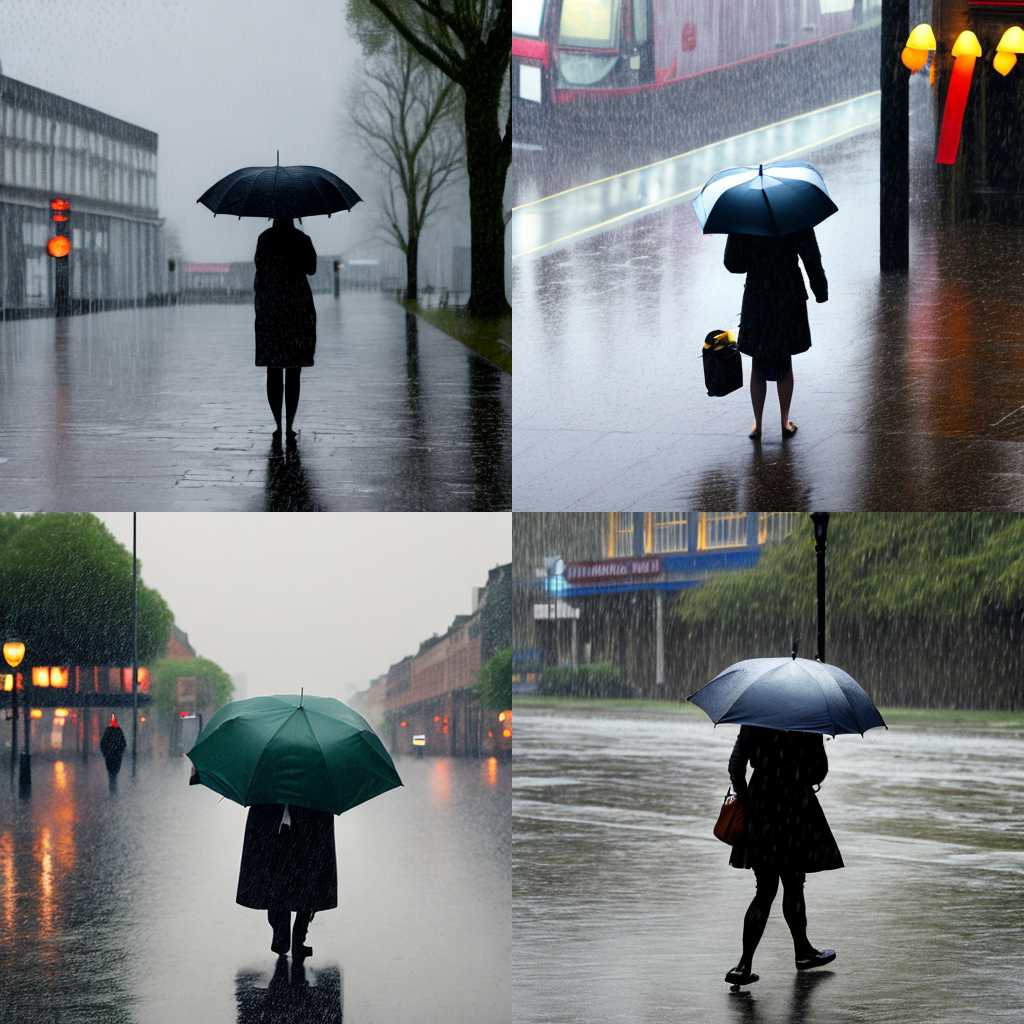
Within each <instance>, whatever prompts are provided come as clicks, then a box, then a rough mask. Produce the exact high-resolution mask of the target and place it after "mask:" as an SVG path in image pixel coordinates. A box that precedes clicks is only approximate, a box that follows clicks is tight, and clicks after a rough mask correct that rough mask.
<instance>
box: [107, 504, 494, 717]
mask: <svg viewBox="0 0 1024 1024" xmlns="http://www.w3.org/2000/svg"><path fill="white" fill-rule="evenodd" d="M100 519H102V520H103V522H104V523H106V525H107V527H108V528H109V529H110V531H111V532H112V533H113V534H114V536H115V537H117V538H118V540H120V541H121V542H122V543H123V544H124V545H125V546H126V547H127V548H128V550H129V551H130V550H131V540H132V536H131V519H132V517H131V513H130V512H110V513H103V514H101V515H100ZM511 558H512V516H511V513H509V512H494V513H490V512H487V513H482V512H467V513H458V512H444V513H440V512H422V513H421V512H366V513H363V512H337V513H287V514H286V513H271V512H266V513H264V512H244V513H231V512H209V513H200V512H188V513H185V512H177V513H170V512H169V513H159V512H141V513H139V560H140V561H141V563H142V578H143V580H144V581H145V582H146V583H147V584H148V585H149V586H151V587H155V588H156V589H157V590H159V591H160V593H161V594H162V595H163V597H164V599H165V600H166V601H167V603H168V604H169V605H170V607H171V610H172V611H173V612H174V615H175V618H176V620H177V622H178V625H179V626H180V627H181V628H182V629H184V630H185V632H186V633H188V635H189V640H190V641H191V642H192V645H193V647H195V648H196V650H197V651H198V652H199V654H201V655H203V656H204V657H208V658H212V659H213V660H214V661H216V662H217V663H218V664H219V665H221V667H222V668H224V669H225V670H227V671H228V672H229V673H232V674H235V673H243V674H244V676H245V678H246V689H247V695H248V696H254V695H257V694H261V693H281V692H287V691H294V690H295V689H296V688H297V687H298V686H299V685H304V686H305V687H306V688H307V689H309V690H315V691H316V692H317V693H322V694H329V695H332V696H338V697H345V696H348V695H349V694H351V693H353V692H355V691H356V690H360V689H363V688H364V687H365V686H366V684H367V683H368V682H369V680H370V679H371V678H373V677H374V676H376V675H379V674H380V673H381V672H384V671H386V670H387V667H388V666H389V665H390V664H391V663H392V662H395V661H398V660H399V659H400V658H402V657H403V656H404V655H406V654H412V653H415V651H416V648H417V647H418V646H419V642H420V641H421V640H423V639H425V638H427V637H429V636H431V635H432V634H433V633H441V632H443V631H444V630H445V629H446V628H447V627H448V625H449V624H450V622H451V620H452V618H454V616H455V615H456V614H458V613H460V612H468V611H469V610H470V608H471V605H472V588H473V587H479V586H483V584H484V583H485V582H486V581H487V570H488V569H491V568H493V567H494V566H495V565H499V564H501V563H503V562H508V561H511Z"/></svg>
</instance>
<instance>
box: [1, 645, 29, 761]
mask: <svg viewBox="0 0 1024 1024" xmlns="http://www.w3.org/2000/svg"><path fill="white" fill-rule="evenodd" d="M24 657H25V645H24V644H23V643H22V642H21V641H20V640H8V641H6V642H5V643H4V661H5V662H6V663H7V665H8V667H9V668H11V669H12V670H14V669H17V667H18V666H19V665H20V664H21V662H22V660H23V659H24ZM13 677H14V685H13V686H12V687H11V771H12V772H13V771H14V760H15V757H16V756H17V752H18V673H17V672H16V671H14V672H13Z"/></svg>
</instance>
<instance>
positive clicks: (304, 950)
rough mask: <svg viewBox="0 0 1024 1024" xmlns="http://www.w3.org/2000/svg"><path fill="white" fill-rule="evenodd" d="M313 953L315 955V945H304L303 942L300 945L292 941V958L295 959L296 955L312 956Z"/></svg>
mask: <svg viewBox="0 0 1024 1024" xmlns="http://www.w3.org/2000/svg"><path fill="white" fill-rule="evenodd" d="M312 955H313V947H312V946H303V945H302V944H301V943H300V944H299V945H296V944H295V943H294V942H293V943H292V959H293V960H294V959H295V958H296V957H303V956H312Z"/></svg>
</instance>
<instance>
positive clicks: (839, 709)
mask: <svg viewBox="0 0 1024 1024" xmlns="http://www.w3.org/2000/svg"><path fill="white" fill-rule="evenodd" d="M688 699H689V700H690V701H692V702H693V703H694V704H696V705H697V706H698V707H700V708H701V709H702V710H703V711H704V712H705V713H706V714H707V715H708V717H709V718H711V720H712V721H713V722H715V723H716V724H718V723H723V722H731V723H739V724H740V725H741V728H740V732H739V736H737V737H736V743H735V745H734V747H733V751H732V756H731V757H730V758H729V778H730V780H731V781H732V784H733V788H734V789H735V791H736V793H737V798H738V800H739V801H740V802H741V805H742V808H743V813H744V818H745V829H744V831H743V832H742V834H741V836H740V837H739V838H738V839H737V840H736V841H735V842H734V843H733V848H732V853H731V855H730V857H729V863H730V864H731V865H732V866H733V867H734V868H743V869H751V870H753V872H754V879H755V882H756V891H755V894H754V898H753V900H752V901H751V903H750V906H749V907H748V908H747V912H746V914H745V916H744V919H743V951H742V953H741V954H740V959H739V962H738V963H737V964H736V966H735V967H733V968H732V969H731V970H730V971H729V972H728V973H727V974H726V976H725V980H726V981H727V982H728V983H729V984H730V985H733V986H739V985H749V984H751V983H753V982H755V981H757V980H758V975H756V974H754V973H753V971H752V967H753V960H754V952H755V951H756V949H757V946H758V943H759V942H760V941H761V936H762V935H763V934H764V928H765V925H766V923H767V921H768V915H769V913H770V911H771V907H772V903H773V902H774V900H775V896H776V893H777V892H778V888H779V883H780V881H781V883H782V886H783V890H784V895H783V901H782V913H783V916H784V917H785V919H786V924H787V925H788V926H789V931H790V935H791V936H792V939H793V951H794V955H795V961H796V969H797V970H798V971H805V970H809V969H811V968H813V967H820V966H822V965H824V964H827V963H831V962H832V961H833V960H834V959H835V958H836V953H835V951H834V950H832V949H825V950H819V949H816V948H815V947H814V946H813V945H812V944H811V943H810V941H809V940H808V938H807V912H806V907H805V904H804V896H803V886H804V880H805V876H806V875H807V874H808V873H810V872H815V871H832V870H835V869H837V868H841V867H843V866H844V865H843V857H842V854H841V853H840V852H839V847H838V846H837V845H836V841H835V839H834V837H833V835H832V831H831V829H830V828H829V826H828V821H827V820H826V818H825V813H824V811H822V809H821V805H820V804H819V803H818V799H817V797H816V796H815V795H814V794H815V788H816V787H819V786H820V784H821V782H822V781H823V780H824V778H825V776H826V774H827V773H828V760H827V758H826V756H825V747H824V740H823V735H824V734H828V735H831V736H835V735H837V734H838V733H859V734H861V735H863V734H864V732H865V731H866V730H867V729H872V728H874V727H876V726H884V725H885V722H884V721H883V720H882V716H881V714H879V711H878V709H877V708H876V707H875V705H874V704H873V703H872V701H871V698H870V697H868V695H867V694H866V693H865V692H864V691H863V690H862V689H861V687H860V686H859V685H858V684H857V683H856V682H855V681H854V680H853V679H852V678H851V677H850V676H849V675H847V673H846V672H844V671H843V670H842V669H840V668H837V667H836V666H835V665H827V664H825V663H824V662H822V661H809V660H807V659H805V658H798V657H797V652H796V645H795V644H794V648H793V654H792V657H791V658H752V659H749V660H747V661H741V662H738V663H737V664H735V665H732V666H730V667H729V668H727V669H726V670H725V671H724V672H721V673H719V674H718V675H717V676H715V678H714V679H712V680H711V682H709V683H707V684H706V685H705V686H703V687H701V689H699V690H698V691H697V692H696V693H694V694H692V695H691V696H690V697H689V698H688ZM748 763H749V764H750V765H752V766H753V769H754V772H753V775H752V777H751V779H750V781H749V782H747V779H746V767H747V764H748Z"/></svg>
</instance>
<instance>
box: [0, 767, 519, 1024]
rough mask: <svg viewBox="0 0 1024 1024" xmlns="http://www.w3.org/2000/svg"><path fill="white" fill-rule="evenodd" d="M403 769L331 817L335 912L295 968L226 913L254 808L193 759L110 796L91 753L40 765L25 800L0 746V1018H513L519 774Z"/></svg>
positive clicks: (199, 1021)
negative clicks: (390, 782)
mask: <svg viewBox="0 0 1024 1024" xmlns="http://www.w3.org/2000/svg"><path fill="white" fill-rule="evenodd" d="M396 764H397V767H398V770H399V773H400V774H401V776H402V779H403V782H404V786H403V787H402V788H401V789H398V790H394V791H392V792H391V793H388V794H385V795H384V796H381V797H379V798H378V799H376V800H372V801H370V802H369V803H367V804H364V805H362V806H360V807H357V808H355V809H353V810H352V811H350V812H348V813H347V814H344V815H342V816H340V817H339V818H337V819H335V840H336V846H337V854H338V893H339V906H338V909H336V910H329V911H327V910H325V911H321V912H319V913H318V914H317V915H316V916H315V917H314V919H313V922H312V924H311V925H310V929H309V934H308V942H309V944H310V945H311V946H312V947H313V955H312V957H310V958H309V959H307V960H305V961H303V960H301V959H300V960H299V961H295V960H294V958H289V959H285V960H278V959H277V957H276V956H275V955H274V954H273V953H272V952H271V950H270V941H271V930H270V926H269V925H268V923H267V920H266V913H265V912H261V911H256V910H249V909H246V908H244V907H240V906H238V905H237V904H236V903H235V902H234V897H235V886H236V884H237V880H238V864H239V858H240V855H241V848H242V835H243V832H244V828H245V814H246V812H245V809H244V808H242V807H239V806H238V805H236V804H234V803H232V802H231V801H228V800H224V799H222V798H221V797H219V796H218V795H217V794H216V793H213V792H212V791H210V790H207V789H205V788H204V787H196V786H192V787H190V786H189V785H188V769H187V764H186V762H185V760H184V759H183V758H177V759H173V760H167V759H154V760H150V759H140V761H139V765H138V771H137V774H136V777H135V778H134V779H133V778H132V775H131V760H130V757H126V758H125V761H124V765H123V767H122V769H121V772H120V774H119V776H118V779H117V785H116V789H112V788H111V787H110V785H109V784H108V778H107V772H106V769H105V767H104V764H103V761H102V760H101V759H100V758H99V757H98V756H96V755H93V756H91V757H90V758H89V760H88V761H82V760H81V758H80V756H79V755H77V754H73V753H72V754H69V756H68V757H67V758H65V759H62V760H50V759H45V758H42V757H36V758H35V761H34V765H33V772H32V788H31V797H29V798H28V799H24V798H22V797H20V796H19V794H18V785H17V781H16V780H15V781H13V782H9V779H8V773H7V755H6V753H5V754H4V765H3V768H4V770H3V776H2V779H0V964H2V970H0V1024H25V1022H28V1021H33V1022H39V1024H182V1022H183V1021H184V1022H189V1024H228V1022H232V1021H237V1022H238V1024H255V1022H264V1024H268V1022H270V1021H281V1022H284V1021H287V1022H288V1024H312V1022H316V1024H336V1022H337V1024H340V1022H341V1021H343V1020H344V1021H346V1022H365V1024H370V1022H375V1021H379V1022H385V1021H387V1022H395V1024H402V1022H414V1021H415V1022H424V1021H426V1022H437V1024H451V1022H452V1021H460V1020H465V1021H471V1020H472V1021H488V1022H494V1024H502V1022H507V1021H509V1020H510V1013H511V1011H510V1009H509V1007H510V1003H511V983H510V979H509V966H508V965H509V958H510V946H511V909H510V906H509V901H508V890H509V886H510V884H511V883H510V878H509V845H510V844H509V838H510V826H509V804H510V779H511V773H510V771H509V766H508V765H507V764H502V763H499V762H498V761H497V760H495V759H494V758H490V759H484V760H480V761H475V760H455V759H448V758H426V759H422V760H416V759H410V758H399V759H397V761H396ZM16 774H17V773H15V775H16Z"/></svg>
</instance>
